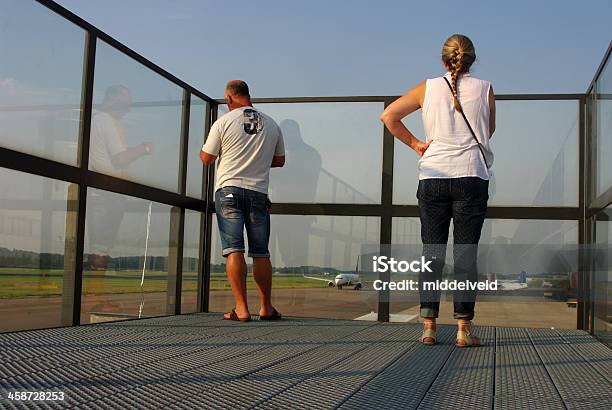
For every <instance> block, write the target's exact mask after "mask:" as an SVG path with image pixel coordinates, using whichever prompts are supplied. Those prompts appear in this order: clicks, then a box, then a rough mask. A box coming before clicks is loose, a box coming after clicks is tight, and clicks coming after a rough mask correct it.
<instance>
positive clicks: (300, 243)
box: [270, 120, 321, 266]
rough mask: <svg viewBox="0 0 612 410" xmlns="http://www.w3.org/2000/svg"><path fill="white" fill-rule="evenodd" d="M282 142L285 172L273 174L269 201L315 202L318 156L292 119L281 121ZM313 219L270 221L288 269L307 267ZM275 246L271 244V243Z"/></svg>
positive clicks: (312, 217) (319, 170) (318, 172)
mask: <svg viewBox="0 0 612 410" xmlns="http://www.w3.org/2000/svg"><path fill="white" fill-rule="evenodd" d="M279 126H280V128H281V130H282V132H283V137H284V139H285V155H286V156H287V164H289V165H288V166H287V167H286V168H287V169H286V171H285V172H282V173H281V172H279V173H274V174H273V175H272V178H271V184H270V191H271V197H272V200H277V201H279V202H306V203H308V202H315V200H316V194H317V188H318V183H319V175H320V173H321V154H319V152H318V151H317V150H316V149H314V148H313V147H312V146H310V145H308V144H306V142H304V140H303V138H302V134H301V132H300V126H299V124H298V123H297V122H296V121H294V120H284V121H282V122H281V123H280V124H279ZM315 221H316V217H314V216H297V217H291V223H287V222H288V221H287V220H286V219H282V220H280V221H279V220H278V218H272V224H273V229H272V233H273V235H274V237H273V238H272V239H273V240H274V238H276V242H277V244H278V249H279V250H280V253H281V257H282V259H283V262H284V263H285V264H286V265H287V266H301V265H308V240H309V237H310V234H311V229H312V225H313V224H314V223H315ZM272 243H274V242H272Z"/></svg>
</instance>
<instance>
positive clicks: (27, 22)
mask: <svg viewBox="0 0 612 410" xmlns="http://www.w3.org/2000/svg"><path fill="white" fill-rule="evenodd" d="M34 27H35V28H36V33H44V34H35V33H34V32H33V28H34ZM0 38H1V39H2V40H1V41H0V55H1V56H2V61H1V62H0V124H2V126H0V144H1V145H2V146H3V147H5V148H10V149H14V150H16V151H20V152H25V153H28V154H33V155H36V156H39V157H44V158H48V159H52V160H55V161H59V162H64V163H67V164H71V165H76V164H77V151H78V150H77V145H78V132H79V121H80V103H81V84H82V77H83V50H84V41H85V33H84V31H83V30H82V29H81V28H79V27H77V26H76V25H74V24H72V23H70V22H69V21H67V20H66V19H64V18H63V17H61V16H59V15H57V14H55V13H54V12H52V11H51V10H49V9H48V8H46V7H41V6H40V4H38V3H36V2H34V1H23V0H1V1H0Z"/></svg>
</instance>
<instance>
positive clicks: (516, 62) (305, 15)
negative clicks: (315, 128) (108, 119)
mask: <svg viewBox="0 0 612 410" xmlns="http://www.w3.org/2000/svg"><path fill="white" fill-rule="evenodd" d="M59 3H60V4H62V5H64V6H65V7H67V8H68V9H70V10H72V11H73V12H75V13H76V14H78V15H79V16H81V17H83V18H85V19H86V20H88V21H90V22H92V23H93V24H94V25H96V26H98V27H99V28H101V29H102V30H104V31H105V32H107V33H108V34H110V35H112V36H114V37H115V38H117V39H118V40H119V41H121V42H123V43H125V44H126V45H128V46H129V47H131V48H133V49H134V50H136V51H137V52H139V53H141V54H143V55H144V56H146V57H147V58H149V59H150V60H152V61H154V62H156V63H157V64H159V65H160V66H162V67H163V68H165V69H167V70H168V71H170V72H171V73H173V74H175V75H176V76H177V77H179V78H181V79H184V80H185V81H187V82H188V83H190V84H192V85H194V86H195V87H197V88H199V89H201V90H202V91H204V92H206V93H207V94H209V95H210V96H213V97H219V96H221V94H222V89H223V86H224V84H225V82H226V81H227V80H228V79H231V78H242V79H245V80H247V81H248V82H249V83H250V84H251V88H252V92H253V94H254V95H256V96H312V95H318V96H324V95H385V94H390V95H395V94H401V93H403V92H404V91H406V90H407V89H408V88H410V87H412V86H413V85H414V84H415V83H417V82H419V81H421V80H422V79H424V78H428V77H433V76H437V75H438V74H439V73H440V72H441V71H442V68H441V66H440V65H439V53H440V49H441V46H442V43H443V42H444V40H445V39H446V38H447V37H448V36H449V35H450V34H453V33H455V32H460V33H464V34H467V35H468V36H470V37H471V38H472V40H473V41H474V43H475V45H476V51H477V54H478V58H479V61H478V63H477V65H476V66H475V67H474V71H475V73H476V74H477V75H479V76H481V77H483V78H486V79H489V80H491V81H492V82H493V84H494V86H495V90H496V92H498V93H537V92H543V93H544V92H572V93H574V92H584V91H585V89H586V87H587V85H588V84H589V83H590V81H591V79H592V77H593V74H594V72H595V70H596V68H597V66H598V65H599V63H600V61H601V59H602V56H603V53H604V52H605V50H606V48H607V46H608V42H609V41H610V39H611V38H612V24H610V16H611V15H612V1H610V0H588V1H586V0H585V1H567V0H557V1H552V0H542V1H533V0H532V1H525V0H514V1H484V0H483V1H461V2H458V1H453V2H451V1H440V0H438V1H432V2H423V1H420V2H416V1H405V0H403V1H395V0H385V1H380V2H376V1H367V0H350V1H349V0H337V1H329V0H308V1H286V0H265V1H241V0H236V1H211V0H182V1H171V0H130V1H125V0H104V1H84V0H59Z"/></svg>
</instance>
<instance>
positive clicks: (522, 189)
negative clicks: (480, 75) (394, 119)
mask: <svg viewBox="0 0 612 410" xmlns="http://www.w3.org/2000/svg"><path fill="white" fill-rule="evenodd" d="M496 104H497V130H496V131H495V134H494V135H493V139H492V141H491V144H492V148H493V152H494V153H495V163H494V165H493V177H492V180H491V183H490V186H489V196H490V199H489V205H519V206H530V205H535V206H577V205H578V195H577V192H578V101H498V102H497V103H496ZM405 124H406V126H407V127H408V129H409V130H411V131H412V132H413V133H414V134H415V135H416V136H417V137H418V138H419V139H422V140H424V139H425V135H424V131H423V125H422V121H421V116H420V115H419V114H418V113H415V114H413V115H411V116H409V117H408V118H406V119H405ZM417 161H418V157H417V155H416V154H415V153H414V151H412V150H411V149H410V148H409V147H407V146H406V145H404V144H402V143H401V142H399V141H395V155H394V171H393V175H394V178H393V201H394V203H397V204H417V199H416V191H417V186H418V165H417Z"/></svg>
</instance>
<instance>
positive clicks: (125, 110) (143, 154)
mask: <svg viewBox="0 0 612 410" xmlns="http://www.w3.org/2000/svg"><path fill="white" fill-rule="evenodd" d="M94 84H95V87H94V113H93V117H92V123H91V142H90V152H89V168H90V169H91V170H93V171H97V172H101V173H104V174H108V175H112V176H115V177H118V178H123V179H127V180H130V181H134V182H139V183H141V184H145V185H150V186H153V187H156V188H161V189H165V190H169V191H174V192H177V191H178V173H179V166H178V164H179V151H180V149H179V148H180V130H181V112H182V95H183V91H182V89H181V88H179V87H178V86H176V85H174V84H172V83H171V82H170V81H168V80H166V79H164V78H163V77H161V76H159V75H158V74H157V73H155V72H153V71H151V70H150V69H148V68H146V67H144V66H142V65H140V64H139V63H137V62H136V61H134V60H132V59H130V58H129V57H127V56H126V55H124V54H122V53H120V52H119V51H117V50H116V49H114V48H113V47H111V46H109V45H108V44H106V43H104V42H103V41H98V45H97V50H96V70H95V81H94Z"/></svg>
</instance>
